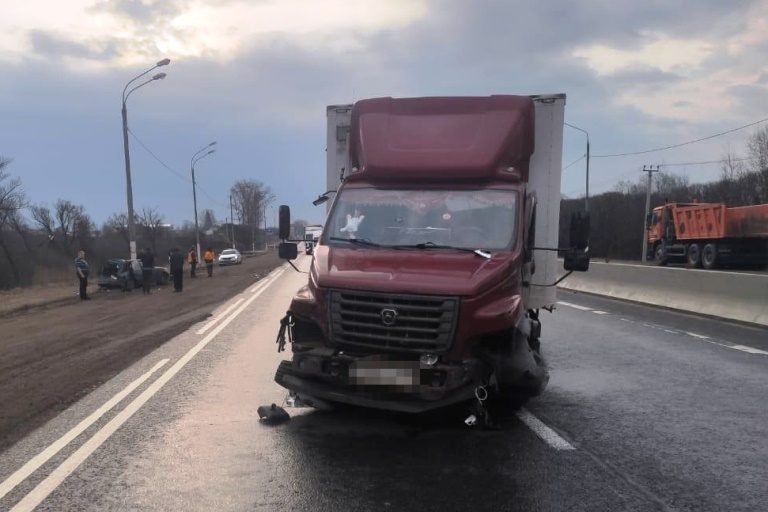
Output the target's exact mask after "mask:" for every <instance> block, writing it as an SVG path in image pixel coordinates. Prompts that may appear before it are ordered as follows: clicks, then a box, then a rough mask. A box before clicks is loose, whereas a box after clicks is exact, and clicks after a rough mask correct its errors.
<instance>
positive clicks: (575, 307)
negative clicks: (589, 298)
mask: <svg viewBox="0 0 768 512" xmlns="http://www.w3.org/2000/svg"><path fill="white" fill-rule="evenodd" d="M557 303H558V304H562V305H563V306H568V307H569V308H574V309H580V310H582V311H590V310H591V309H592V308H588V307H586V306H579V305H578V304H572V303H570V302H565V301H562V300H559V301H557Z"/></svg>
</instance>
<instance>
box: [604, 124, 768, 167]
mask: <svg viewBox="0 0 768 512" xmlns="http://www.w3.org/2000/svg"><path fill="white" fill-rule="evenodd" d="M765 121H768V117H766V118H764V119H760V120H759V121H755V122H753V123H749V124H745V125H743V126H739V127H736V128H732V129H730V130H726V131H724V132H720V133H715V134H714V135H708V136H706V137H701V138H700V139H694V140H689V141H686V142H681V143H679V144H672V145H671V146H663V147H659V148H653V149H645V150H643V151H631V152H627V153H613V154H608V155H592V158H614V157H619V156H632V155H644V154H646V153H654V152H656V151H666V150H667V149H674V148H679V147H681V146H687V145H688V144H694V143H696V142H701V141H704V140H709V139H714V138H715V137H721V136H723V135H727V134H729V133H733V132H736V131H739V130H743V129H744V128H749V127H750V126H755V125H756V124H760V123H764V122H765Z"/></svg>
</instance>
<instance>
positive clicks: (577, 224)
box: [563, 212, 589, 272]
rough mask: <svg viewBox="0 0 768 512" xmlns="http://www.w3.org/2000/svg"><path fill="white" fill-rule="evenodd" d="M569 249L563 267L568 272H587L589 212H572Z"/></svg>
mask: <svg viewBox="0 0 768 512" xmlns="http://www.w3.org/2000/svg"><path fill="white" fill-rule="evenodd" d="M569 241H570V246H571V247H570V248H569V249H568V251H567V252H566V253H565V258H564V263H563V267H564V268H565V270H568V271H570V272H586V271H587V270H589V212H573V213H572V214H571V229H570V232H569Z"/></svg>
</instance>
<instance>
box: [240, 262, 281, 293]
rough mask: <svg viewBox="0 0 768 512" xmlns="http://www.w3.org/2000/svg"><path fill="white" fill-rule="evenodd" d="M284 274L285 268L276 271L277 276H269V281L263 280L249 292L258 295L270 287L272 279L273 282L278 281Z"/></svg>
mask: <svg viewBox="0 0 768 512" xmlns="http://www.w3.org/2000/svg"><path fill="white" fill-rule="evenodd" d="M283 272H285V268H283V267H281V268H280V269H278V270H276V271H275V275H273V276H271V277H269V276H268V278H267V279H262V280H261V281H259V282H258V283H256V285H255V286H254V287H253V288H251V289H250V290H248V291H250V292H251V293H256V292H258V291H259V290H261V289H262V288H266V287H267V286H269V283H270V282H271V281H270V279H272V280H274V279H277V278H278V277H280V276H281V275H282V274H283Z"/></svg>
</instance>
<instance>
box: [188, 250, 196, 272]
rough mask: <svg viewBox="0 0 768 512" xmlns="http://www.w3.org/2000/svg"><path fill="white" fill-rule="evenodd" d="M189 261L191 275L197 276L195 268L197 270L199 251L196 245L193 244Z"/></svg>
mask: <svg viewBox="0 0 768 512" xmlns="http://www.w3.org/2000/svg"><path fill="white" fill-rule="evenodd" d="M187 263H189V277H197V276H195V270H197V251H195V247H194V246H192V248H191V249H190V250H189V253H188V254H187Z"/></svg>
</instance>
